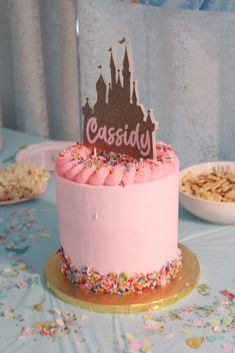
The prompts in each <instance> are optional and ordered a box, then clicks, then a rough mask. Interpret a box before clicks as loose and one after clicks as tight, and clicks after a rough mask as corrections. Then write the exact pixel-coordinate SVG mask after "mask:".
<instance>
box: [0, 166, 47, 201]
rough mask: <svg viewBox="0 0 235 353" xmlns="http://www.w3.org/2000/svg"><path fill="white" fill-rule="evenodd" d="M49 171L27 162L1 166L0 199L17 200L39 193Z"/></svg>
mask: <svg viewBox="0 0 235 353" xmlns="http://www.w3.org/2000/svg"><path fill="white" fill-rule="evenodd" d="M48 179H49V173H48V172H47V171H45V170H44V169H42V168H41V167H39V166H37V165H34V164H27V163H13V164H10V165H9V166H7V167H4V168H0V201H13V200H14V201H15V200H16V201H17V200H20V199H24V198H32V197H34V196H37V195H39V194H40V193H41V192H42V190H43V187H44V185H45V184H46V182H47V180H48Z"/></svg>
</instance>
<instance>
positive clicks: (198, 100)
mask: <svg viewBox="0 0 235 353" xmlns="http://www.w3.org/2000/svg"><path fill="white" fill-rule="evenodd" d="M78 15H79V23H80V34H79V62H80V65H79V73H80V85H81V99H82V103H83V104H84V102H85V97H86V96H88V97H90V98H91V99H92V102H94V101H95V98H96V95H95V83H96V80H97V78H98V75H99V70H98V69H97V66H98V65H99V64H102V65H103V72H104V76H105V78H106V81H109V80H110V77H109V55H108V54H109V53H108V52H107V50H108V48H109V47H110V46H111V45H113V46H115V49H116V57H117V61H118V66H119V68H121V65H122V55H123V50H124V47H123V46H121V45H120V44H118V40H120V39H121V38H122V37H123V36H127V37H128V38H129V40H130V43H131V48H132V53H133V61H134V78H135V79H137V80H138V87H139V94H140V99H141V103H143V104H144V106H145V109H148V108H153V109H154V112H155V116H156V117H157V120H158V121H159V122H160V125H159V130H158V133H157V134H158V135H157V136H158V139H161V140H163V141H165V142H168V143H171V144H172V145H173V147H174V149H175V150H176V152H177V154H178V155H179V157H180V159H181V165H182V166H186V165H188V164H192V163H197V162H200V161H209V160H217V159H221V160H222V159H227V160H234V159H235V14H234V13H216V12H197V11H185V10H182V11H181V10H166V9H159V8H156V7H148V6H142V5H136V6H132V5H131V4H127V3H126V4H125V3H120V2H117V1H114V0H96V1H92V0H79V1H78Z"/></svg>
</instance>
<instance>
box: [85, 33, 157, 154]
mask: <svg viewBox="0 0 235 353" xmlns="http://www.w3.org/2000/svg"><path fill="white" fill-rule="evenodd" d="M119 43H120V44H122V43H125V54H124V60H123V69H122V71H121V70H117V69H116V65H115V61H114V57H113V56H114V55H113V49H112V47H111V48H110V49H109V52H110V71H111V82H110V83H109V84H108V85H107V84H106V83H105V80H104V78H103V75H102V72H101V73H100V76H99V78H98V80H97V82H96V91H97V101H96V103H95V105H94V107H91V106H90V104H89V99H88V98H86V104H85V105H84V107H83V108H82V111H83V115H84V132H83V142H84V144H85V145H86V146H91V147H92V146H93V147H96V148H98V149H100V150H103V151H106V152H111V151H112V152H116V153H124V154H127V155H129V156H132V157H135V158H156V136H155V130H156V128H157V124H156V121H155V119H154V117H153V116H152V115H151V114H150V110H148V114H147V116H146V115H145V113H144V108H143V106H142V105H141V104H139V100H138V95H137V90H136V84H135V81H133V82H132V81H131V76H132V72H131V66H132V65H131V63H130V55H129V53H130V49H129V47H127V41H126V39H125V38H123V39H122V40H121V41H119ZM98 68H99V69H101V65H100V66H98Z"/></svg>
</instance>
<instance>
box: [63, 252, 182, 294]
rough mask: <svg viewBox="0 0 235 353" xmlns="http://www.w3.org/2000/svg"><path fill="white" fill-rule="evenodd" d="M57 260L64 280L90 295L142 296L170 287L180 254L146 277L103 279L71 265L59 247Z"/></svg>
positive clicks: (91, 270) (122, 275)
mask: <svg viewBox="0 0 235 353" xmlns="http://www.w3.org/2000/svg"><path fill="white" fill-rule="evenodd" d="M57 254H58V256H59V259H60V271H61V272H62V274H63V276H64V278H65V280H67V281H69V282H71V283H73V284H74V285H75V287H77V288H83V289H85V288H86V289H90V290H91V291H93V292H99V293H107V294H118V295H126V294H129V293H143V292H145V291H146V290H150V289H156V288H159V287H163V286H165V285H166V284H168V283H170V282H171V281H172V280H173V279H174V277H175V276H176V274H177V273H178V272H179V270H180V269H181V267H182V255H181V250H180V249H178V253H177V257H176V258H175V259H173V260H171V261H167V263H166V264H165V265H164V266H163V267H162V268H161V270H160V271H158V272H151V273H147V274H143V273H137V274H135V275H133V276H129V275H128V273H126V272H121V273H119V274H118V273H113V272H110V273H108V274H107V275H104V274H102V273H100V272H98V271H97V270H96V269H95V268H89V267H88V266H84V267H82V268H81V269H80V271H78V269H77V268H76V267H75V266H74V265H73V264H72V261H71V259H70V257H69V256H67V255H66V254H65V252H64V249H63V247H62V246H61V247H60V248H59V249H58V250H57Z"/></svg>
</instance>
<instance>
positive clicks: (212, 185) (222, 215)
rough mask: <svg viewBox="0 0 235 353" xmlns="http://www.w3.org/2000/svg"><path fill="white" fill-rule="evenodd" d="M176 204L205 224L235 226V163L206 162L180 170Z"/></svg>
mask: <svg viewBox="0 0 235 353" xmlns="http://www.w3.org/2000/svg"><path fill="white" fill-rule="evenodd" d="M179 199H180V204H181V205H182V206H183V207H184V208H185V209H186V210H188V211H189V212H191V213H192V214H194V215H195V216H197V217H200V218H202V219H204V220H206V221H209V222H212V223H219V224H235V162H229V161H226V162H209V163H201V164H196V165H193V166H190V167H188V168H185V169H183V170H181V171H180V196H179Z"/></svg>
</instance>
